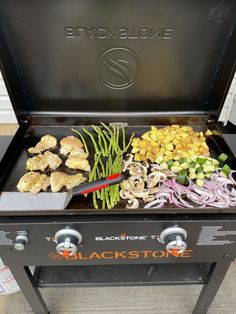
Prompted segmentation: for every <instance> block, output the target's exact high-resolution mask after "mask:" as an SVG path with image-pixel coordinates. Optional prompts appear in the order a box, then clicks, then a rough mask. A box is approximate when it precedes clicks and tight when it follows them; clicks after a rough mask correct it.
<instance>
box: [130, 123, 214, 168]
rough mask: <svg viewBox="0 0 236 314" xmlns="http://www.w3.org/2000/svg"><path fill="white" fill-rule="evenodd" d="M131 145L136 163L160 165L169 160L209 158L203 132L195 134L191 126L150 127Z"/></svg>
mask: <svg viewBox="0 0 236 314" xmlns="http://www.w3.org/2000/svg"><path fill="white" fill-rule="evenodd" d="M208 131H209V130H208ZM209 132H211V131H209ZM209 132H208V133H207V134H206V135H207V136H208V135H210V133H209ZM131 145H132V147H133V149H132V151H131V153H133V154H134V159H135V160H136V161H147V160H150V161H151V162H156V163H161V162H162V161H167V160H170V159H173V160H179V159H180V158H192V157H196V156H204V157H208V156H210V153H209V147H208V145H207V143H206V137H205V136H204V134H203V132H195V131H194V130H193V129H192V127H191V126H182V127H181V126H179V125H171V126H167V127H164V128H159V129H158V128H157V127H155V126H152V127H151V131H148V132H146V133H145V134H143V135H142V136H141V138H134V139H133V140H132V143H131Z"/></svg>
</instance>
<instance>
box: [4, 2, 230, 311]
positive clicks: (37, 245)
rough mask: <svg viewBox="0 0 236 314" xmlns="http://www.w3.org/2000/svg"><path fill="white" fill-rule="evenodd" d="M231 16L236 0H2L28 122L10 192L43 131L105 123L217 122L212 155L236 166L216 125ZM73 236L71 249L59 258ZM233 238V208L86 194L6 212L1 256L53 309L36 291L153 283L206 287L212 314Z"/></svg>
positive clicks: (9, 54) (9, 75)
mask: <svg viewBox="0 0 236 314" xmlns="http://www.w3.org/2000/svg"><path fill="white" fill-rule="evenodd" d="M235 22H236V5H235V1H233V0H225V1H221V2H219V1H216V0H209V1H192V0H191V1H187V0H181V1H178V3H177V2H176V3H173V2H170V1H159V0H158V1H154V0H150V1H146V2H143V1H136V2H135V4H134V3H132V2H130V3H128V2H127V1H123V0H121V1H119V2H117V1H100V0H93V1H87V0H86V1H85V0H73V1H70V2H68V1H65V0H59V1H51V2H48V1H46V0H42V1H28V0H22V1H16V0H3V1H1V3H0V61H1V71H2V74H3V77H4V80H5V83H6V86H7V89H8V92H9V96H10V98H11V101H12V104H13V108H14V110H15V113H16V116H17V119H18V122H19V129H18V131H17V133H16V134H15V136H14V137H13V139H12V141H11V143H10V145H9V147H8V149H7V150H6V152H5V154H4V156H3V158H2V161H1V163H0V171H1V178H0V189H1V193H3V192H16V183H17V181H18V180H19V178H20V177H21V176H22V175H23V174H24V172H25V169H24V167H25V162H26V159H27V148H28V147H30V145H32V144H33V143H36V142H37V140H38V139H39V138H40V137H41V136H43V135H45V134H51V135H54V136H56V137H57V138H58V139H61V138H62V137H63V136H66V135H69V134H71V133H70V132H71V131H70V129H71V127H72V126H86V127H89V126H90V125H91V124H96V123H99V122H100V121H102V122H104V123H107V124H111V125H112V124H113V125H114V123H116V124H118V125H121V126H125V127H126V131H127V134H131V133H132V132H135V134H136V135H137V136H139V135H141V134H143V133H144V132H145V131H146V130H148V129H149V127H150V125H158V126H165V125H169V124H181V125H191V126H193V128H194V129H195V130H198V131H202V132H204V131H206V130H207V129H210V130H211V131H212V132H213V135H212V136H211V137H209V139H208V145H209V147H210V152H211V155H212V156H217V155H219V154H220V153H222V152H224V153H226V154H227V155H228V156H229V163H230V165H231V168H234V169H236V160H235V156H234V154H233V153H232V151H231V150H230V148H229V146H228V145H227V143H226V142H225V141H224V138H223V136H222V134H221V132H220V131H219V128H218V126H217V118H218V115H219V112H220V110H221V108H222V105H223V103H224V100H225V98H226V95H227V92H228V89H229V86H230V83H231V80H232V77H233V75H234V72H235V56H236V45H235V43H236V40H235V39H236V28H235ZM0 197H1V196H0ZM68 238H70V240H71V243H72V250H74V251H73V252H74V253H73V254H72V255H69V256H68V255H67V256H65V255H64V256H63V255H61V254H60V253H59V252H61V251H63V248H64V246H65V245H66V242H67V239H68ZM235 241H236V208H207V209H206V208H174V207H164V208H162V209H144V208H139V209H125V203H122V202H120V204H119V206H118V207H116V208H114V209H112V210H95V209H94V208H93V205H92V202H91V199H90V198H87V199H74V200H72V201H71V202H70V203H69V205H68V207H67V208H66V209H65V210H49V209H47V208H45V207H44V206H43V204H42V210H38V211H33V210H32V209H31V208H25V210H22V209H21V210H19V209H18V208H17V204H16V206H15V208H13V209H8V208H5V210H1V212H0V257H1V258H2V259H3V261H4V263H5V264H6V265H7V266H9V267H10V269H11V271H12V273H13V275H14V277H15V279H16V280H17V282H18V284H19V286H20V288H21V290H22V292H23V294H24V296H25V298H26V299H27V301H28V302H29V304H30V306H31V307H32V309H33V311H34V312H35V313H48V309H47V306H46V305H45V303H44V302H43V299H42V297H41V295H40V293H39V290H38V287H61V286H111V285H157V284H160V285H161V284H162V285H164V284H203V288H202V291H201V293H200V296H199V299H198V301H197V304H196V306H195V308H194V311H193V313H195V314H196V313H206V311H207V310H208V308H209V306H210V304H211V302H212V300H213V298H214V296H215V294H216V292H217V290H218V288H219V286H220V284H221V282H222V280H223V278H224V276H225V274H226V272H227V270H228V267H229V266H230V263H231V262H232V261H233V260H234V259H235V256H236V243H235ZM173 246H174V247H175V248H176V249H175V250H172V254H170V253H169V249H170V248H172V247H173ZM29 266H36V268H35V271H34V273H33V274H32V273H31V272H30V270H29ZM98 273H99V274H101V276H100V277H99V278H98V276H97V274H98Z"/></svg>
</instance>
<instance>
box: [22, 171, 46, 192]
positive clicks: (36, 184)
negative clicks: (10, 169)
mask: <svg viewBox="0 0 236 314" xmlns="http://www.w3.org/2000/svg"><path fill="white" fill-rule="evenodd" d="M49 185H50V179H49V177H48V176H47V175H46V174H40V173H39V172H33V171H32V172H28V173H26V174H25V175H24V176H23V177H22V178H21V179H20V181H19V183H18V184H17V189H18V190H19V191H20V192H31V193H33V194H37V193H38V192H40V191H41V190H43V191H46V190H47V188H48V187H49Z"/></svg>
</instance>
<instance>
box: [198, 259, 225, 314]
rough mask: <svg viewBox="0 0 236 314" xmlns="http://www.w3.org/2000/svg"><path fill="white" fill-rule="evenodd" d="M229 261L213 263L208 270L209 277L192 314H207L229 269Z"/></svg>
mask: <svg viewBox="0 0 236 314" xmlns="http://www.w3.org/2000/svg"><path fill="white" fill-rule="evenodd" d="M230 264H231V261H226V260H225V261H223V262H222V261H221V262H218V263H214V264H213V265H212V268H211V270H210V277H209V281H208V283H206V284H205V285H204V286H203V288H202V290H201V293H200V295H199V298H198V300H197V303H196V305H195V307H194V310H193V312H192V314H205V313H207V311H208V309H209V307H210V305H211V303H212V301H213V299H214V297H215V295H216V293H217V291H218V289H219V288H220V285H221V283H222V281H223V279H224V277H225V275H226V273H227V271H228V269H229V266H230Z"/></svg>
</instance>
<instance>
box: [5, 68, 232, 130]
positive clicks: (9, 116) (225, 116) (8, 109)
mask: <svg viewBox="0 0 236 314" xmlns="http://www.w3.org/2000/svg"><path fill="white" fill-rule="evenodd" d="M228 120H229V121H231V122H233V123H234V124H235V125H236V73H235V76H234V79H233V82H232V85H231V88H230V90H229V93H228V95H227V97H226V100H225V104H224V107H223V109H222V112H221V115H220V118H219V121H223V122H225V123H227V121H228ZM14 122H16V118H15V114H14V112H13V110H12V105H11V102H10V99H9V97H8V94H7V90H6V87H5V84H4V82H3V79H2V75H1V72H0V123H14Z"/></svg>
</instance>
